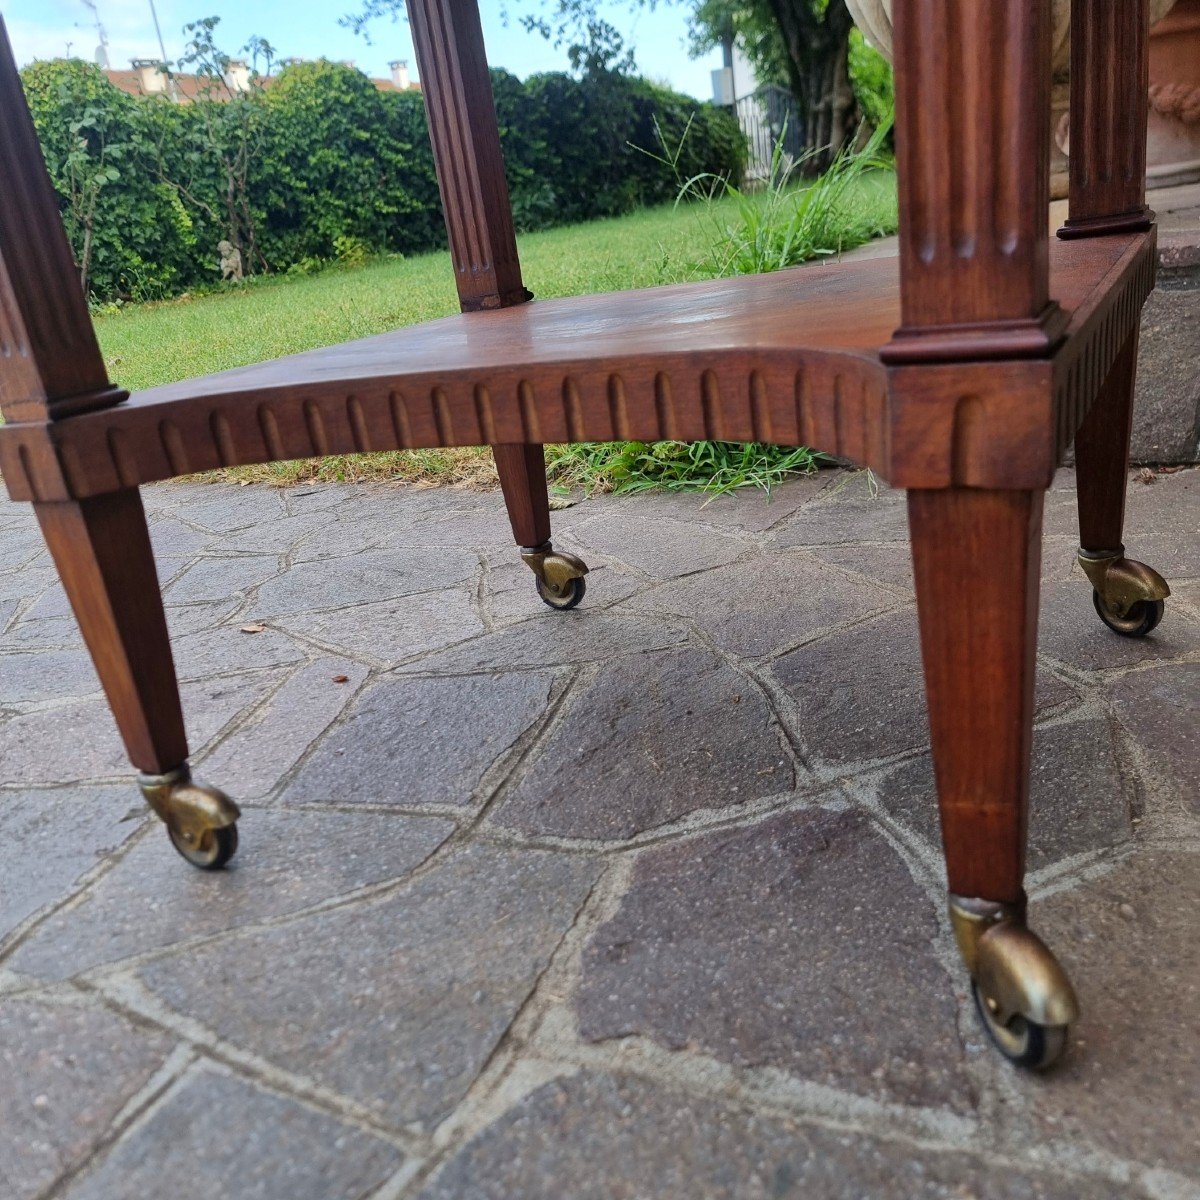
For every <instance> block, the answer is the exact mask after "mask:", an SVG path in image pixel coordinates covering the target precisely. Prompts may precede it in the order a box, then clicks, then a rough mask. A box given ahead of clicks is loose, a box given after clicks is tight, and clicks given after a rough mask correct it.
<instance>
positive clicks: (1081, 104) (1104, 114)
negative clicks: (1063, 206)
mask: <svg viewBox="0 0 1200 1200" xmlns="http://www.w3.org/2000/svg"><path fill="white" fill-rule="evenodd" d="M1149 36H1150V0H1120V2H1119V3H1118V2H1117V0H1072V4H1071V155H1070V185H1069V186H1070V204H1069V212H1068V217H1067V223H1066V224H1065V225H1064V226H1063V228H1062V229H1061V230H1060V231H1059V237H1089V236H1095V235H1096V234H1102V233H1116V232H1120V231H1123V230H1132V229H1145V228H1147V226H1148V225H1149V224H1150V221H1151V217H1152V214H1151V213H1150V211H1149V210H1148V209H1147V207H1146V116H1147V110H1148V106H1149V87H1150V67H1149V56H1148V52H1147V41H1148V39H1149Z"/></svg>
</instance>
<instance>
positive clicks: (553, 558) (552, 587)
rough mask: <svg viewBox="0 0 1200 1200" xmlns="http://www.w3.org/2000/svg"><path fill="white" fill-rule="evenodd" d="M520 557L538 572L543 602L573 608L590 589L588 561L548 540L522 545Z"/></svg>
mask: <svg viewBox="0 0 1200 1200" xmlns="http://www.w3.org/2000/svg"><path fill="white" fill-rule="evenodd" d="M521 561H522V562H524V564H525V565H526V566H527V567H528V568H529V569H530V570H531V571H532V572H533V573H534V575H535V576H536V584H535V586H536V587H537V594H538V595H539V596H540V597H541V598H542V603H543V604H548V605H549V606H550V607H551V608H557V609H558V610H559V611H560V612H563V611H565V610H566V609H568V608H574V607H575V606H576V605H577V604H578V603H579V602H580V601H581V600H582V599H583V597H584V594H585V593H586V591H587V581H586V580H585V579H584V576H585V575H586V574H587V573H588V569H587V564H586V563H585V562H584V561H583V559H581V558H576V557H575V555H574V554H568V553H566V551H559V550H555V549H554V547H553V546H552V545H551V544H550V543H549V542H545V543H544V544H543V545H541V546H530V547H525V546H523V547H522V548H521Z"/></svg>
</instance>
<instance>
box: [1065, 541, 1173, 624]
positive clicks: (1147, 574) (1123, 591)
mask: <svg viewBox="0 0 1200 1200" xmlns="http://www.w3.org/2000/svg"><path fill="white" fill-rule="evenodd" d="M1079 565H1080V566H1081V567H1082V568H1083V573H1084V574H1085V575H1086V576H1087V577H1088V580H1089V582H1090V583H1091V585H1092V603H1093V604H1094V605H1095V606H1096V612H1097V613H1098V614H1099V615H1100V620H1102V621H1103V622H1104V623H1105V625H1107V626H1108V627H1109V629H1111V630H1112V631H1113V633H1119V634H1120V635H1121V636H1122V637H1145V636H1146V634H1148V633H1150V632H1151V630H1153V629H1154V628H1155V627H1156V626H1157V625H1158V623H1159V621H1161V620H1162V618H1163V610H1164V608H1165V607H1166V605H1165V601H1166V598H1167V597H1168V596H1169V595H1170V594H1171V589H1170V588H1169V587H1168V586H1167V581H1166V580H1165V579H1164V578H1163V577H1162V576H1161V575H1160V574H1159V573H1158V572H1157V571H1156V570H1154V568H1153V567H1148V566H1146V564H1145V563H1140V562H1135V561H1133V560H1132V559H1129V558H1126V557H1125V553H1124V547H1121V548H1120V549H1118V550H1108V551H1105V550H1100V551H1093V550H1080V551H1079Z"/></svg>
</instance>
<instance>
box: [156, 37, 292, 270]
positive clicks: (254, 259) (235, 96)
mask: <svg viewBox="0 0 1200 1200" xmlns="http://www.w3.org/2000/svg"><path fill="white" fill-rule="evenodd" d="M220 21H221V18H220V17H205V18H204V19H203V20H200V21H193V22H191V24H188V25H185V26H184V27H183V32H184V33H185V34H186V35H187V38H188V41H187V45H186V47H185V50H184V55H183V57H182V58H181V59H180V60H179V70H180V72H182V73H188V72H190V73H192V74H193V75H194V76H195V77H196V79H197V80H199V84H200V90H199V94H198V95H197V96H196V97H195V98H194V100H193V102H192V103H191V104H190V105H188V106H187V108H188V117H189V118H190V119H191V121H192V122H193V125H194V133H195V135H196V138H195V141H194V143H193V149H192V150H191V152H190V153H189V154H188V155H187V159H188V163H187V167H188V173H187V178H186V179H184V178H180V177H179V176H173V177H172V176H169V175H168V174H167V172H166V171H164V172H163V177H164V180H165V181H166V182H169V183H170V184H171V185H172V186H174V187H176V188H177V189H178V190H179V192H180V194H181V195H182V196H184V197H185V198H186V199H187V200H188V201H190V202H191V203H192V204H194V205H195V206H196V207H198V208H200V209H202V210H203V211H204V212H205V213H206V215H207V216H209V217H210V218H211V219H212V221H213V222H214V223H215V224H217V225H218V226H219V227H220V228H221V229H222V231H223V237H224V240H226V241H228V242H229V243H230V244H231V245H233V246H235V247H236V248H237V249H238V251H239V252H240V253H241V256H242V262H243V264H244V265H245V268H246V270H247V271H248V272H251V273H252V272H253V271H254V270H255V269H256V268H257V267H259V266H261V267H262V268H263V269H266V268H267V262H266V260H265V259H264V258H263V256H262V253H261V251H260V249H259V246H258V235H257V221H256V214H255V212H254V208H253V206H252V204H251V202H250V186H249V180H250V174H251V170H252V168H253V165H254V162H255V159H256V158H257V156H258V154H259V152H260V149H261V142H262V131H261V122H260V120H259V119H258V118H259V111H258V107H257V106H256V105H255V104H254V103H253V102H252V94H253V93H256V92H258V91H259V90H261V87H262V79H263V77H264V76H266V75H269V74H270V71H271V64H272V62H273V61H274V58H275V51H274V48H273V47H272V46H271V44H270V42H268V41H266V40H265V39H263V38H260V37H253V38H251V39H250V41H249V42H247V43H246V45H245V46H243V47H242V53H243V54H244V55H246V56H247V57H248V58H249V59H250V61H251V64H252V69H251V71H250V80H249V82H250V91H249V92H247V91H244V90H241V89H239V88H236V87H234V86H233V84H232V83H231V81H230V77H229V64H230V62H231V61H232V59H231V57H230V55H228V54H226V53H224V51H222V50H221V49H220V48H219V47H218V46H217V44H216V29H217V26H218V25H219V24H220ZM260 63H261V64H262V71H261V72H260V70H259V65H260ZM168 78H169V79H170V80H171V82H172V86H175V79H174V76H173V75H171V74H170V73H168ZM214 164H215V166H216V169H217V173H218V176H219V184H218V187H219V193H220V200H219V201H218V202H217V203H216V204H213V203H210V202H209V201H208V200H206V199H205V191H206V189H205V188H203V187H199V186H194V181H196V180H199V179H203V178H204V177H205V176H206V175H208V174H210V173H211V171H212V168H213V166H214Z"/></svg>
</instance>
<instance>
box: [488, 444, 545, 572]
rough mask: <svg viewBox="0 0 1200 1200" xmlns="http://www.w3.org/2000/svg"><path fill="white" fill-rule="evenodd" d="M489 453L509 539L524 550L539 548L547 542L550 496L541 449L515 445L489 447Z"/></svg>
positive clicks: (534, 446)
mask: <svg viewBox="0 0 1200 1200" xmlns="http://www.w3.org/2000/svg"><path fill="white" fill-rule="evenodd" d="M492 453H493V454H494V455H495V458H496V471H497V474H499V476H500V487H501V489H502V490H503V492H504V503H505V506H506V507H507V509H508V519H509V521H510V522H511V523H512V530H513V539H514V540H515V541H516V543H517V545H518V546H521V547H523V548H524V549H527V550H528V549H533V548H534V547H535V546H541V545H543V544H544V543H546V542H548V541H549V540H550V497H549V493H548V492H547V490H546V456H545V454H544V452H543V451H542V447H541V446H538V445H533V446H530V445H522V444H520V443H516V444H509V445H500V446H493V447H492Z"/></svg>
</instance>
